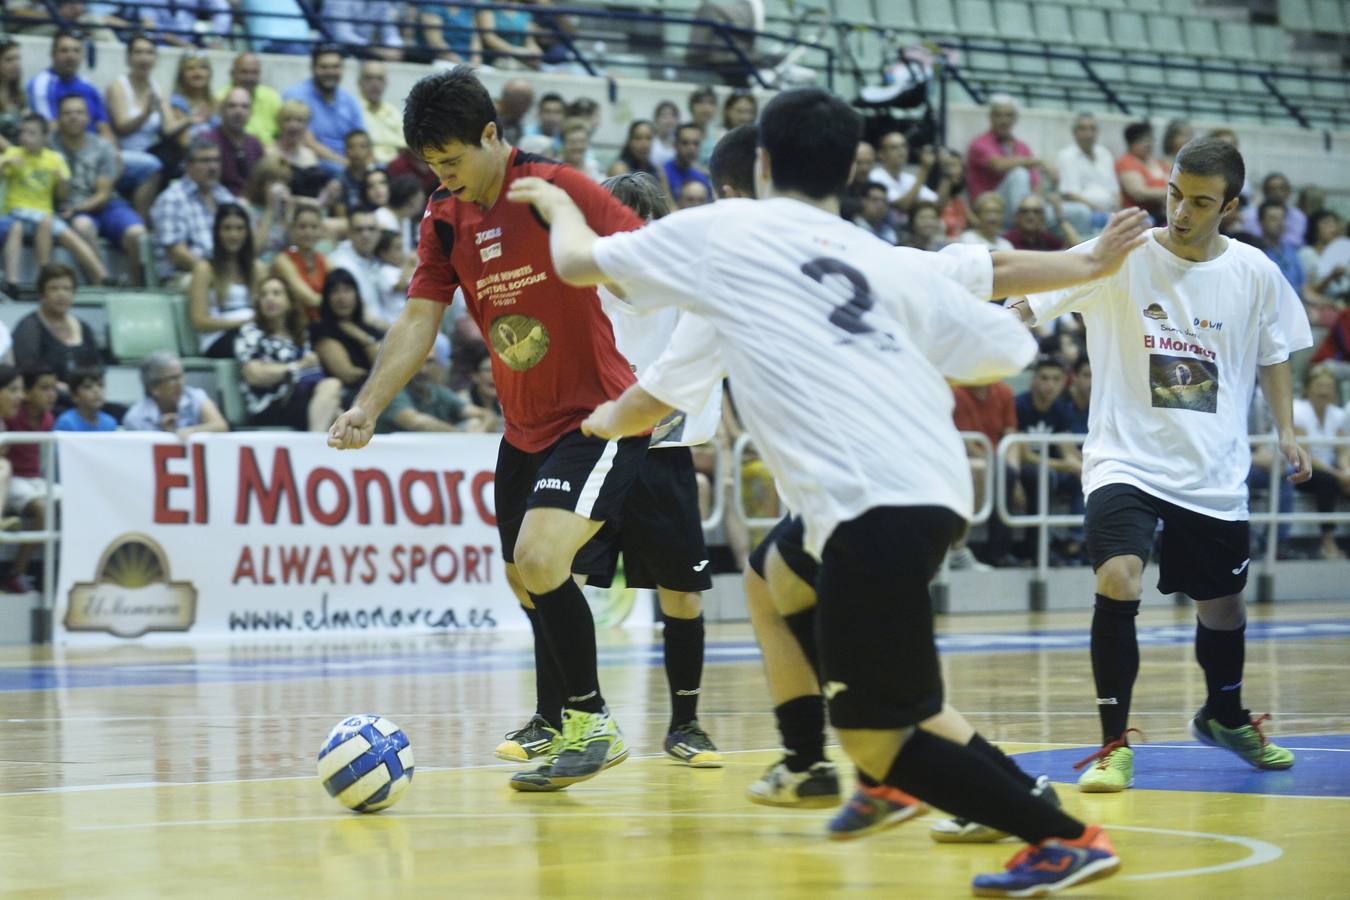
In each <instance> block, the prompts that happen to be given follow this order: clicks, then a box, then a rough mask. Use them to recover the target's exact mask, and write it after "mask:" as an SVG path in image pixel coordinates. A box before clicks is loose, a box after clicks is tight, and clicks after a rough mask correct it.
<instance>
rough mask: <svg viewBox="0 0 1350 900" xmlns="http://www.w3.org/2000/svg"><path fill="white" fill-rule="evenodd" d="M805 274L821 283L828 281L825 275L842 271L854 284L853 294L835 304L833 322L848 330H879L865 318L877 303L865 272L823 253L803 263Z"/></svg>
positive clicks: (868, 332)
mask: <svg viewBox="0 0 1350 900" xmlns="http://www.w3.org/2000/svg"><path fill="white" fill-rule="evenodd" d="M802 274H803V275H805V276H806V277H808V278H810V279H812V280H813V281H817V282H819V283H821V284H824V283H825V276H826V275H842V276H843V277H844V278H845V279H847V280H848V283H849V284H850V285H852V286H853V296H852V297H850V298H849V300H848V302H847V303H845V304H843V305H842V306H836V307H835V308H834V311H833V312H831V313H830V324H831V325H834V326H836V327H838V328H842V329H843V330H844V331H847V332H848V333H849V334H871V333H872V332H873V331H876V329H875V328H873V327H872V326H871V325H868V324H867V323H866V322H864V321H863V320H862V317H863V314H864V313H865V312H867V311H868V310H870V309H871V308H872V307H873V306H875V305H876V300H874V299H873V297H872V289H871V285H869V284H868V283H867V278H866V277H865V276H864V275H863V273H861V272H859V271H858V270H857V269H855V268H853V267H852V266H850V265H849V264H848V263H846V262H844V261H843V260H838V259H835V258H833V257H830V256H822V257H819V258H818V259H813V260H811V261H810V262H809V263H807V264H806V265H804V266H802Z"/></svg>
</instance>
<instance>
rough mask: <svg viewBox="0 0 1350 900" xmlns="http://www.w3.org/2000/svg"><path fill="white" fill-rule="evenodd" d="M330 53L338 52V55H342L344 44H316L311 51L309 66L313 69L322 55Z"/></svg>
mask: <svg viewBox="0 0 1350 900" xmlns="http://www.w3.org/2000/svg"><path fill="white" fill-rule="evenodd" d="M330 53H336V54H337V55H338V56H342V45H341V44H331V43H327V44H315V45H314V48H313V49H312V50H310V51H309V67H310V68H311V69H312V68H314V66H315V65H317V64H318V62H319V57H320V56H328V55H329V54H330Z"/></svg>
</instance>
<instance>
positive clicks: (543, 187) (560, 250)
mask: <svg viewBox="0 0 1350 900" xmlns="http://www.w3.org/2000/svg"><path fill="white" fill-rule="evenodd" d="M506 199H507V200H510V201H511V202H512V203H529V204H530V205H532V206H533V207H534V208H535V211H536V212H538V213H539V216H540V218H542V219H543V220H544V221H545V222H548V223H549V237H548V246H549V250H550V252H551V253H552V255H553V268H554V269H556V270H557V272H558V277H559V278H561V279H562V280H563V281H566V282H567V283H568V284H573V285H577V286H579V287H584V286H586V285H591V284H603V283H605V280H606V279H605V273H604V272H601V271H600V267H599V266H597V265H596V264H595V254H594V253H592V252H591V248H592V247H593V246H594V245H595V241H596V234H595V232H594V231H592V230H591V226H589V225H587V224H586V217H585V216H584V215H583V214H582V212H581V209H580V208H578V206H577V205H576V203H575V202H573V200H572V198H571V197H570V196H568V194H567V191H565V190H563V189H562V188H560V187H558V186H557V185H555V184H550V183H549V182H547V181H545V180H544V179H542V178H517V179H516V180H515V181H513V182H511V190H510V191H509V192H508V193H507V195H506Z"/></svg>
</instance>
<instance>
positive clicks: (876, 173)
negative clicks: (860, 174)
mask: <svg viewBox="0 0 1350 900" xmlns="http://www.w3.org/2000/svg"><path fill="white" fill-rule="evenodd" d="M867 180H868V181H871V182H875V183H876V184H879V185H881V186H882V187H884V188H886V202H887V203H894V202H895V201H897V200H899V199H900V198H901V197H903V196H905V195H906V194H908V193H909V189H910V188H912V187H914V182H915V181H917V180H918V179H917V178H915V176H914V175H912V174H910V173H909V172H906V171H905V170H904V169H901V170H900V177H899V178H892V177H891V173H890V172H887V171H886V170H885V169H884V168H882V167H881V166H875V167H873V169H872V171H870V172H868V173H867ZM917 199H919V200H928V201H931V202H933V203H936V202H937V199H938V195H937V194H936V193H934V192H933V190H932V189H931V188H929V187H928V186H927V185H924V186H922V187H920V188H919V194H918V197H917Z"/></svg>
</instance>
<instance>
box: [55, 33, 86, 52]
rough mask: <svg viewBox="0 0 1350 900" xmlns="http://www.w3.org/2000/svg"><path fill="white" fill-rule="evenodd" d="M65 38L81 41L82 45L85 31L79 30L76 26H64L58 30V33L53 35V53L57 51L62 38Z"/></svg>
mask: <svg viewBox="0 0 1350 900" xmlns="http://www.w3.org/2000/svg"><path fill="white" fill-rule="evenodd" d="M64 38H70V39H71V40H72V41H79V42H80V44H81V45H83V44H84V32H82V31H79V30H77V29H75V28H62V29H60V30H58V31H57V32H56V34H54V35H52V51H51V52H53V53H55V52H56V45H57V44H59V43H61V41H62V39H64Z"/></svg>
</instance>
